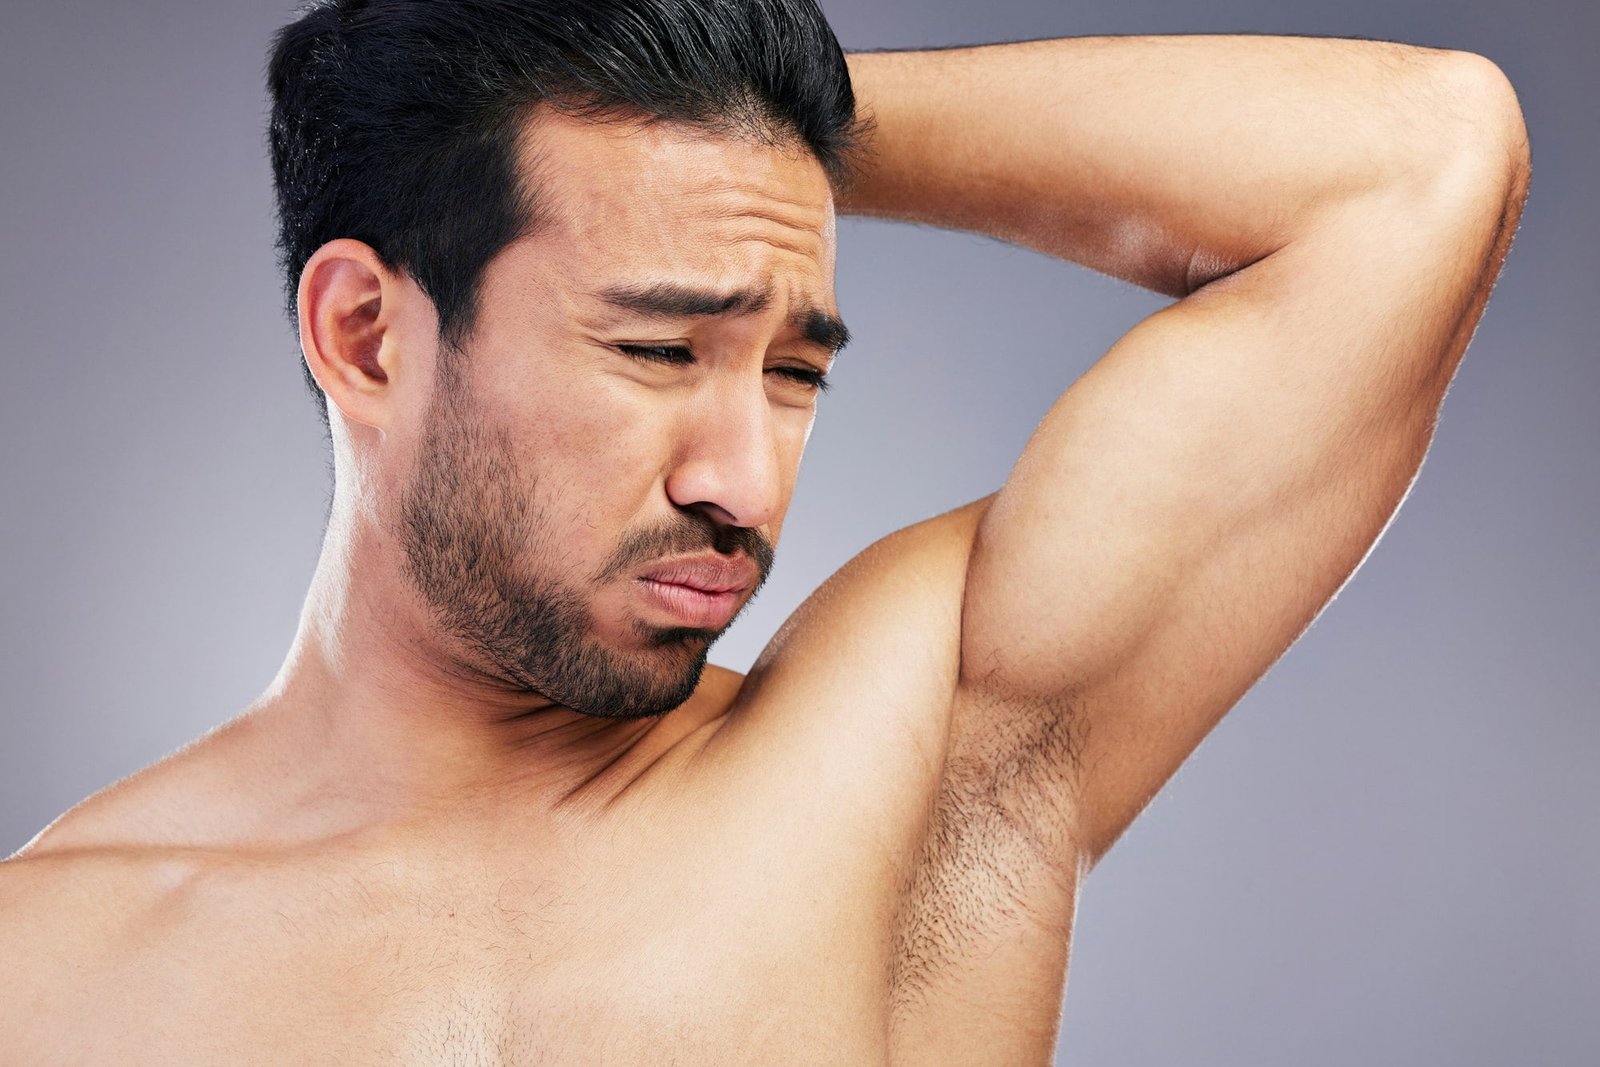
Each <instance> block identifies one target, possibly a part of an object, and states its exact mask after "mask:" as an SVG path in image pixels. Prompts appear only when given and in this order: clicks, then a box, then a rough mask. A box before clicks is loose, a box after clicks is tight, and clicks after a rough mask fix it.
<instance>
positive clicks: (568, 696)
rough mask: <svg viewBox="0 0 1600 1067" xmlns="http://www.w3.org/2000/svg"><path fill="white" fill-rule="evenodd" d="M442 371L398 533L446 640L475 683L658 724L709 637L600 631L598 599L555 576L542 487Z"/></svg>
mask: <svg viewBox="0 0 1600 1067" xmlns="http://www.w3.org/2000/svg"><path fill="white" fill-rule="evenodd" d="M467 393H468V390H467V388H466V386H465V384H464V383H461V382H452V381H451V380H449V377H448V376H442V377H441V380H440V381H439V383H438V386H437V388H436V389H435V390H434V397H433V400H432V401H431V402H430V405H429V413H428V423H427V425H428V429H427V431H426V434H425V437H424V440H423V442H422V445H421V450H420V453H419V455H418V458H417V463H416V467H415V469H414V472H413V474H412V478H411V481H410V483H409V484H408V485H407V487H406V490H405V492H404V494H403V496H402V499H401V501H400V506H399V511H398V517H397V519H396V521H395V524H394V529H393V533H394V535H395V537H396V539H397V541H398V542H399V543H400V544H401V546H402V547H403V549H404V565H403V570H404V573H405V577H406V579H407V581H408V582H409V584H410V585H411V586H412V588H413V589H415V591H416V592H417V594H418V596H419V597H420V598H421V600H422V601H423V603H424V604H425V605H426V606H427V607H428V609H429V611H430V614H431V615H432V618H433V621H434V623H435V625H436V626H437V639H438V645H439V647H440V648H441V649H443V650H445V652H446V654H447V655H451V656H453V657H456V658H457V659H458V663H457V666H458V668H459V669H461V671H462V673H463V674H464V675H467V676H479V677H483V676H487V678H488V679H489V680H490V681H491V683H492V684H499V685H503V686H504V687H506V688H510V689H514V690H521V691H525V692H531V693H537V694H540V695H542V696H544V697H546V698H548V699H550V700H553V701H555V702H556V703H557V704H560V705H562V706H564V707H566V708H570V709H571V710H573V711H576V712H581V713H582V714H585V715H591V716H595V717H598V718H609V719H641V718H649V717H655V716H659V715H663V714H665V713H667V712H668V711H671V710H672V709H673V708H676V707H678V706H679V705H680V704H682V703H683V702H684V701H686V700H688V699H689V697H690V696H692V695H693V694H694V691H695V689H696V687H697V686H698V685H699V683H700V677H701V675H702V673H703V672H704V670H705V665H706V656H707V654H708V652H709V649H710V646H711V642H710V641H708V640H705V639H704V638H703V637H695V636H688V635H685V634H684V633H682V632H681V631H655V632H652V631H648V630H646V629H645V628H644V627H643V626H642V625H640V626H638V628H637V630H636V632H637V633H638V635H639V637H640V644H641V645H643V646H644V647H643V648H642V649H640V648H635V649H632V650H628V651H619V650H617V649H615V648H613V647H611V646H608V645H607V644H606V643H605V642H604V641H602V640H600V639H599V638H597V637H596V636H595V633H594V624H593V615H592V611H591V608H590V598H589V596H588V595H586V593H585V592H584V591H582V590H580V589H576V588H574V587H572V586H571V585H570V584H568V583H567V582H565V581H563V580H562V578H561V577H560V574H561V571H560V569H559V564H560V561H561V560H562V557H563V555H564V553H563V552H562V551H561V546H560V545H559V544H557V543H555V541H556V537H555V535H554V534H553V533H552V531H551V530H550V529H549V527H548V524H547V523H546V521H545V515H544V514H543V512H542V510H539V514H537V515H535V511H536V510H538V509H536V508H535V506H534V504H533V500H534V496H535V490H536V489H537V485H536V482H537V478H536V477H535V476H534V475H533V474H531V473H529V472H528V471H526V470H525V469H524V468H523V465H522V464H521V463H520V462H519V460H518V458H517V453H516V450H515V447H514V443H513V442H512V441H511V439H510V437H509V435H508V434H507V433H506V432H505V431H504V430H503V429H501V428H497V427H493V426H488V425H486V424H485V423H484V422H483V420H481V419H480V418H477V417H476V416H475V413H474V412H473V411H472V410H471V403H470V398H469V397H468V395H467Z"/></svg>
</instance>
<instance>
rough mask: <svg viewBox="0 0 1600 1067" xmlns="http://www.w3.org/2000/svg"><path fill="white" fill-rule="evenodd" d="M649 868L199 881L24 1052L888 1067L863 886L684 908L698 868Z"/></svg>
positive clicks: (116, 1058) (884, 1003)
mask: <svg viewBox="0 0 1600 1067" xmlns="http://www.w3.org/2000/svg"><path fill="white" fill-rule="evenodd" d="M644 859H645V857H641V863H640V865H639V867H638V868H637V869H633V870H631V871H630V870H626V869H623V868H621V867H620V866H615V865H610V864H608V865H605V866H604V867H601V868H597V869H594V870H591V871H590V872H587V874H586V876H585V877H584V878H573V877H571V875H570V872H565V871H563V872H559V873H558V872H552V871H547V870H541V869H540V867H539V866H538V865H537V864H531V863H530V864H528V865H525V866H521V867H517V868H513V869H510V870H502V871H499V872H497V873H496V874H495V875H494V876H493V877H490V878H478V877H465V876H463V877H461V878H460V879H459V880H457V881H456V882H454V883H453V884H452V883H441V882H437V881H434V880H431V879H429V880H425V881H419V880H418V879H417V878H416V877H415V872H408V871H405V870H396V869H394V865H386V864H378V865H374V866H372V867H370V868H367V869H364V870H363V869H360V868H343V869H327V868H324V869H316V870H306V871H295V870H292V869H276V868H275V869H271V870H266V871H257V872H251V871H244V870H236V869H230V870H228V871H225V872H211V873H208V874H206V875H203V876H201V877H198V878H196V879H193V880H192V882H191V883H190V884H188V885H186V886H185V887H184V889H183V890H182V891H181V892H179V893H174V894H172V895H170V896H169V897H167V898H165V899H163V900H162V901H161V902H160V903H159V904H157V905H155V906H154V907H152V908H151V909H149V910H148V911H147V912H146V913H145V914H144V915H143V918H142V920H141V921H140V922H139V923H136V924H130V925H128V926H126V927H125V928H123V929H121V930H119V931H117V933H116V935H115V936H114V937H111V938H109V939H107V940H105V941H103V942H102V945H101V947H100V948H99V949H97V950H96V958H95V960H94V962H93V963H92V964H91V965H87V966H81V967H77V968H75V969H74V972H73V973H71V974H70V975H69V974H62V975H59V976H58V978H59V979H61V980H59V981H56V982H52V983H49V985H48V993H47V995H46V996H44V997H43V998H42V999H41V1002H40V1003H39V1004H38V1005H37V1007H38V1009H39V1010H38V1011H37V1013H36V1014H35V1016H34V1018H33V1019H32V1020H24V1025H25V1026H27V1027H29V1028H30V1029H31V1031H32V1034H31V1036H32V1038H33V1040H29V1041H28V1042H27V1043H28V1044H29V1045H30V1046H32V1047H34V1048H38V1049H41V1050H48V1051H49V1053H50V1056H47V1057H44V1058H40V1059H39V1060H38V1061H37V1062H40V1063H46V1062H62V1063H83V1062H116V1063H124V1064H130V1065H131V1064H171V1063H185V1064H210V1063H217V1064H222V1063H227V1064H249V1063H284V1062H337V1063H340V1064H391V1065H405V1064H419V1065H420V1064H430V1065H436V1064H474V1065H486V1067H487V1065H496V1067H499V1065H505V1067H513V1065H515V1067H523V1065H532V1064H562V1065H581V1064H591V1063H593V1064H615V1065H626V1064H662V1063H685V1064H689V1063H692V1064H697V1065H698V1064H705V1065H714V1064H723V1063H727V1064H734V1063H738V1064H775V1065H776V1064H808V1065H811V1064H828V1063H839V1064H851V1065H871V1064H874V1063H879V1064H881V1063H885V1062H886V1059H887V1050H886V1044H885V1042H886V1035H887V1013H888V1010H889V1009H888V990H887V984H886V982H887V978H886V975H887V971H888V965H887V961H886V958H885V952H886V951H887V947H886V945H885V944H884V942H885V938H884V937H883V936H881V930H879V931H878V932H877V933H875V932H874V931H875V929H876V928H878V927H881V925H882V924H881V921H880V916H879V914H878V912H877V911H876V909H874V908H873V906H872V901H871V899H870V896H862V895H861V893H860V890H861V888H862V887H861V886H859V885H856V886H843V885H841V886H837V887H833V888H832V889H831V890H830V888H829V887H827V886H826V879H817V880H814V881H812V882H811V883H810V884H806V885H803V886H801V885H796V884H795V883H794V882H793V881H792V880H789V879H784V880H780V881H777V882H770V881H766V880H763V879H759V878H751V877H748V872H740V871H738V870H737V865H731V866H730V870H729V872H728V877H727V878H726V879H725V880H724V881H722V882H721V883H720V884H716V885H707V884H697V883H699V882H700V881H701V877H700V872H701V871H702V870H703V868H702V867H701V866H700V865H698V864H695V865H673V866H670V867H663V866H661V865H660V864H659V863H657V864H650V863H647V862H643V860H644ZM40 988H46V987H43V986H41V987H40ZM51 1057H55V1058H51ZM30 1062H33V1061H30Z"/></svg>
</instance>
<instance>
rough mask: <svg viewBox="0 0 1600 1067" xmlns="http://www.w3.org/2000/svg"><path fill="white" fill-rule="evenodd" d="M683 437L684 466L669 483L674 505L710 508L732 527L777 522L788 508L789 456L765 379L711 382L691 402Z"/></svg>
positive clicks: (681, 461)
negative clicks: (785, 505) (785, 497)
mask: <svg viewBox="0 0 1600 1067" xmlns="http://www.w3.org/2000/svg"><path fill="white" fill-rule="evenodd" d="M741 377H742V376H741ZM679 432H680V434H681V435H682V436H681V437H680V447H679V452H678V455H679V457H680V458H679V462H678V463H677V465H676V466H675V467H674V468H673V470H672V472H671V474H670V475H669V476H668V478H667V495H668V496H669V497H670V498H671V499H672V501H673V503H675V504H677V505H679V506H680V507H701V508H704V509H705V510H707V511H708V512H709V513H710V514H711V515H712V517H714V518H715V519H716V520H717V521H718V522H720V523H723V524H726V525H733V526H750V527H763V526H767V525H769V524H770V523H772V521H773V520H774V519H775V518H776V517H777V515H778V513H779V510H780V508H781V507H782V499H781V497H782V493H783V481H784V479H783V467H782V464H783V457H782V448H781V442H780V441H779V437H778V432H779V428H778V425H777V423H776V421H775V419H774V417H773V412H772V402H771V400H770V398H769V397H768V396H767V395H766V393H765V391H764V389H763V387H762V384H761V382H760V381H759V376H758V380H756V381H754V382H753V383H752V382H751V381H750V380H749V379H746V380H742V381H740V380H734V376H732V375H729V376H728V377H727V379H726V380H724V381H722V382H719V383H717V384H715V385H712V384H710V383H708V384H707V387H706V388H704V389H702V390H700V391H699V394H698V395H697V396H695V397H694V398H693V399H692V400H691V401H689V403H688V406H687V407H686V408H685V410H684V413H683V416H682V422H681V424H680V431H679Z"/></svg>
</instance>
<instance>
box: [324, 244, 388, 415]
mask: <svg viewBox="0 0 1600 1067" xmlns="http://www.w3.org/2000/svg"><path fill="white" fill-rule="evenodd" d="M395 289H396V287H395V283H394V279H393V276H392V275H391V273H390V271H389V270H388V268H386V267H385V266H384V265H383V263H382V261H381V260H379V258H378V255H377V253H376V252H374V251H373V250H372V248H371V247H370V246H369V245H366V244H363V243H362V242H360V241H355V240H350V239H346V238H341V239H339V240H336V241H330V242H328V243H327V244H325V245H323V246H322V247H321V248H319V249H317V251H316V252H315V253H313V254H312V256H311V258H310V259H309V260H307V261H306V265H305V269H304V270H303V271H301V273H300V291H299V307H300V348H301V351H302V352H304V353H305V357H306V365H307V366H308V367H309V368H310V369H311V374H312V376H313V377H315V378H316V380H317V384H318V385H320V386H321V387H322V391H323V392H324V393H326V394H327V396H328V400H329V402H330V403H332V404H334V405H336V406H337V407H338V408H339V410H340V411H342V412H343V413H344V415H345V417H346V418H349V419H352V420H354V421H356V422H359V423H364V424H366V425H369V426H374V427H377V428H380V429H381V428H382V427H383V424H384V423H385V422H386V415H387V409H388V407H389V402H388V393H389V388H388V386H389V370H390V368H388V367H386V366H385V363H386V362H388V361H391V360H392V358H393V353H392V348H393V346H392V345H390V346H387V347H386V346H385V344H384V340H385V335H386V333H387V331H388V327H389V321H388V320H389V318H390V317H391V316H388V315H386V314H385V300H386V298H393V297H395V296H397V295H398V294H397V293H396V291H395Z"/></svg>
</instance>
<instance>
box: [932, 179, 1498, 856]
mask: <svg viewBox="0 0 1600 1067" xmlns="http://www.w3.org/2000/svg"><path fill="white" fill-rule="evenodd" d="M1486 173H1488V177H1489V178H1490V179H1491V181H1490V184H1493V182H1492V179H1493V177H1494V175H1493V173H1492V172H1486ZM1447 184H1448V185H1449V186H1450V187H1451V188H1463V189H1465V188H1476V187H1475V186H1472V185H1471V183H1470V182H1469V181H1468V179H1467V178H1466V177H1462V178H1460V179H1459V180H1453V181H1452V182H1451V183H1446V182H1443V181H1441V183H1440V188H1441V189H1442V188H1444V187H1445V186H1446V185H1447ZM1474 195H1475V196H1479V197H1480V199H1476V200H1474V199H1470V198H1462V199H1460V200H1451V201H1448V202H1446V201H1443V200H1441V199H1440V198H1439V197H1437V196H1435V197H1433V198H1431V199H1430V198H1426V197H1422V196H1419V195H1417V194H1415V193H1406V194H1401V193H1399V192H1398V191H1397V192H1396V193H1394V194H1393V195H1392V196H1389V197H1387V198H1385V197H1380V196H1374V197H1371V198H1368V199H1363V200H1362V201H1360V202H1349V203H1345V204H1341V205H1339V206H1338V207H1337V208H1330V209H1329V211H1328V212H1327V213H1326V214H1325V215H1324V216H1323V218H1322V219H1321V220H1320V223H1319V225H1318V226H1317V227H1316V228H1314V229H1311V230H1309V231H1308V232H1307V233H1306V235H1304V236H1303V237H1301V238H1300V239H1298V240H1296V241H1295V242H1292V243H1291V244H1289V245H1288V246H1286V247H1285V248H1283V249H1282V250H1280V251H1279V252H1277V253H1275V254H1273V255H1272V256H1269V257H1267V258H1266V259H1264V260H1262V261H1260V262H1258V263H1256V264H1254V265H1252V266H1251V267H1249V268H1246V269H1245V270H1244V271H1241V272H1239V273H1237V274H1235V275H1232V276H1230V277H1229V278H1226V279H1224V280H1223V281H1221V282H1219V283H1216V284H1214V285H1212V286H1209V287H1206V288H1204V289H1202V290H1200V291H1198V292H1197V293H1195V294H1193V295H1191V296H1189V297H1187V298H1185V299H1184V300H1181V301H1179V302H1177V303H1175V304H1173V305H1170V306H1168V307H1166V308H1163V309H1162V310H1161V311H1158V312H1157V313H1155V314H1154V315H1152V316H1150V317H1149V318H1147V319H1145V320H1144V321H1143V322H1141V323H1140V324H1139V325H1138V326H1136V327H1135V328H1134V329H1133V330H1132V331H1130V332H1129V333H1128V334H1127V335H1126V336H1125V337H1124V338H1122V340H1120V341H1119V342H1118V343H1117V344H1116V345H1115V346H1113V347H1112V349H1111V350H1110V351H1109V352H1108V353H1107V354H1106V356H1105V357H1104V358H1102V359H1101V360H1100V361H1099V362H1098V363H1096V364H1095V365H1094V366H1093V367H1092V368H1091V369H1090V370H1089V371H1088V372H1087V373H1086V374H1084V376H1083V377H1082V378H1080V379H1079V380H1078V381H1077V382H1076V383H1074V384H1073V386H1072V387H1071V388H1070V389H1068V390H1067V392H1066V393H1065V394H1063V396H1062V397H1061V398H1060V399H1059V400H1058V401H1057V402H1056V403H1055V405H1054V406H1053V407H1052V408H1051V410H1050V411H1049V413H1048V414H1047V415H1046V417H1045V418H1044V420H1043V421H1042V422H1041V424H1040V425H1039V427H1038V429H1037V430H1036V432H1035V433H1034V435H1033V437H1032V438H1031V439H1030V441H1029V442H1028V445H1027V447H1026V448H1025V450H1024V452H1023V454H1022V456H1021V458H1020V459H1019V460H1018V462H1017V464H1016V466H1015V468H1014V469H1013V471H1012V473H1011V475H1010V477H1009V478H1008V480H1007V482H1006V484H1005V485H1004V486H1003V487H1002V489H1001V490H1000V492H999V493H998V494H997V496H996V497H995V500H994V501H993V504H992V506H991V507H990V508H989V509H988V511H987V513H986V514H985V515H984V517H983V521H982V523H981V524H980V525H979V527H978V530H977V533H976V538H975V542H974V545H973V551H972V555H971V559H970V562H969V568H968V573H967V581H966V596H965V599H964V604H963V615H962V639H961V641H962V644H961V669H960V684H961V686H962V687H964V688H965V689H968V690H970V691H972V692H975V693H989V694H996V695H1001V696H1004V697H1006V698H1007V700H1005V701H999V702H996V701H990V702H988V705H986V706H995V705H996V704H997V703H998V704H999V706H1010V707H1014V708H1017V709H1025V708H1028V707H1030V706H1031V707H1037V706H1038V701H1039V699H1040V698H1055V699H1056V700H1057V702H1058V704H1059V706H1061V707H1064V708H1070V709H1071V711H1070V714H1072V715H1073V716H1075V717H1076V718H1077V719H1078V722H1077V723H1076V724H1075V725H1076V727H1077V730H1076V733H1077V735H1078V737H1079V743H1078V744H1077V745H1076V746H1074V748H1075V755H1074V759H1075V766H1074V767H1073V768H1071V771H1072V776H1071V780H1072V783H1073V787H1072V792H1073V794H1074V795H1073V796H1072V797H1071V798H1061V799H1062V801H1063V802H1067V801H1068V800H1069V799H1070V802H1071V803H1073V804H1075V805H1077V806H1078V808H1079V811H1078V814H1077V816H1076V821H1077V822H1078V824H1079V827H1080V830H1079V837H1080V842H1081V846H1082V848H1083V849H1084V850H1085V852H1086V853H1087V854H1088V855H1090V856H1098V855H1099V854H1100V853H1101V852H1103V851H1104V849H1105V848H1107V847H1109V845H1110V844H1111V842H1112V841H1113V840H1114V839H1115V837H1116V835H1117V834H1119V833H1120V832H1121V830H1122V829H1123V828H1124V827H1125V826H1126V824H1127V823H1128V822H1129V821H1130V820H1131V819H1132V818H1133V817H1134V815H1136V814H1137V813H1138V811H1139V810H1140V808H1142V807H1143V805H1144V804H1145V803H1146V802H1147V801H1148V800H1149V798H1150V796H1152V795H1153V794H1154V792H1155V791H1156V790H1157V789H1159V788H1160V786H1161V784H1162V783H1163V782H1165V781H1166V779H1167V778H1168V777H1170V775H1171V774H1172V772H1173V771H1174V770H1176V768H1177V766H1178V765H1179V764H1180V763H1181V762H1182V760H1183V759H1184V758H1185V757H1186V756H1187V755H1188V753H1189V752H1190V751H1192V750H1193V748H1194V747H1195V745H1197V744H1198V743H1199V741H1200V739H1201V738H1202V737H1203V736H1204V735H1205V733H1206V732H1207V731H1208V730H1209V729H1210V728H1211V727H1212V726H1213V725H1214V724H1215V723H1216V721H1217V720H1218V719H1219V718H1221V716H1222V715H1223V714H1225V713H1226V711H1227V710H1228V709H1229V708H1230V707H1232V706H1233V704H1234V703H1236V702H1237V700H1238V699H1239V697H1240V696H1242V695H1243V693H1244V692H1245V691H1246V690H1247V689H1248V688H1249V687H1250V686H1251V685H1252V684H1253V683H1254V682H1255V681H1256V679H1258V678H1259V677H1260V676H1261V675H1262V674H1263V673H1264V672H1265V671H1266V670H1267V669H1268V668H1269V667H1270V666H1271V664H1272V663H1273V662H1274V661H1275V660H1276V659H1277V658H1278V657H1279V656H1280V655H1282V653H1283V652H1284V650H1285V649H1286V648H1287V647H1288V646H1289V645H1290V644H1291V643H1292V642H1293V641H1294V640H1295V639H1296V638H1297V637H1298V636H1299V634H1300V633H1301V632H1303V631H1304V629H1305V628H1306V627H1307V626H1308V625H1309V624H1310V623H1311V621H1312V620H1313V619H1314V618H1315V616H1316V614H1317V613H1318V611H1320V610H1321V608H1322V607H1323V606H1324V605H1325V604H1326V603H1327V602H1328V601H1329V599H1331V598H1332V596H1333V595H1334V594H1335V593H1336V592H1337V590H1338V589H1339V587H1340V586H1341V585H1342V584H1343V583H1344V582H1345V581H1346V580H1347V579H1348V578H1349V576H1350V575H1351V573H1352V572H1353V571H1354V570H1355V568H1356V567H1357V566H1358V565H1359V564H1360V562H1361V560H1362V559H1363V557H1364V556H1365V555H1366V553H1367V552H1368V551H1369V550H1370V548H1371V546H1372V545H1373V543H1374V542H1375V541H1376V539H1377V538H1378V537H1379V536H1380V534H1381V533H1382V531H1383V528H1384V526H1385V525H1386V523H1387V522H1388V521H1389V519H1390V518H1391V517H1392V515H1393V514H1394V512H1395V509H1396V507H1397V506H1398V504H1399V502H1400V500H1401V499H1402V498H1403V497H1404V495H1405V493H1406V491H1407V489H1408V487H1409V485H1410V484H1411V481H1412V479H1413V478H1414V477H1415V475H1416V472H1417V469H1418V466H1419V464H1420V463H1421V460H1422V457H1423V455H1424V453H1425V452H1426V450H1427V447H1428V442H1429V440H1430V438H1431V435H1432V429H1433V425H1434V420H1435V418H1436V415H1437V411H1438V406H1439V404H1440V402H1441V400H1442V398H1443V395H1444V392H1445V390H1446V388H1447V386H1448V384H1449V381H1450V378H1451V376H1452V374H1453V372H1454V369H1455V366H1456V363H1457V361H1458V360H1459V358H1460V356H1461V353H1462V351H1463V350H1464V349H1465V347H1466V343H1467V340H1468V338H1469V337H1470V336H1471V332H1472V328H1473V326H1474V325H1475V323H1476V321H1477V317H1478V314H1479V313H1480V312H1481V309H1482V304H1483V301H1484V300H1485V299H1486V298H1487V285H1486V284H1485V283H1484V281H1483V275H1484V272H1485V270H1486V265H1488V269H1490V270H1491V273H1492V271H1495V270H1498V266H1499V263H1498V258H1497V257H1502V256H1503V255H1504V247H1503V246H1504V243H1505V242H1507V241H1509V234H1507V233H1504V231H1505V230H1506V227H1507V223H1506V218H1505V216H1504V214H1503V213H1502V211H1501V207H1502V206H1503V203H1502V204H1500V205H1496V204H1492V203H1491V202H1490V200H1491V198H1490V196H1489V195H1487V194H1474ZM1501 195H1502V196H1504V194H1503V193H1502V194H1501ZM1510 228H1511V229H1514V219H1513V221H1512V225H1511V227H1510ZM1490 281H1491V282H1492V277H1491V278H1490ZM1021 713H1024V712H1021V711H1019V714H1021Z"/></svg>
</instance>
